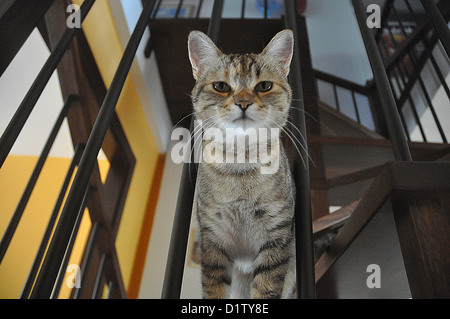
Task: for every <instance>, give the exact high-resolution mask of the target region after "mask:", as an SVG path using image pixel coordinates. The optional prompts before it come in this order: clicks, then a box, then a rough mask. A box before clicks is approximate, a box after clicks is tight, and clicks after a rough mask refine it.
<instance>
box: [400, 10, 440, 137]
mask: <svg viewBox="0 0 450 319" xmlns="http://www.w3.org/2000/svg"><path fill="white" fill-rule="evenodd" d="M392 9H393V12H394V14H395V16H396V19H397V20H398V23H399V25H400V30H402V33H403V35H404V36H405V38H406V37H407V36H408V35H407V33H406V30H405V27H404V26H403V22H402V21H401V19H400V16H399V15H398V13H397V10H395V8H394V7H392ZM395 45H396V46H397V44H395ZM430 53H431V52H430ZM406 54H407V55H408V56H409V59H410V61H411V63H412V65H413V67H414V71H413V73H415V74H416V75H417V79H418V80H419V85H420V88H421V89H422V92H423V94H424V96H425V100H426V102H427V104H428V107H429V108H430V111H431V113H432V115H433V118H434V121H435V123H436V127H437V129H438V131H439V133H440V135H441V138H442V142H443V143H447V138H446V137H445V133H444V130H443V129H442V125H441V123H440V121H439V118H438V116H437V114H436V111H435V110H434V106H433V102H432V101H431V98H430V95H429V94H428V91H427V88H426V86H425V83H424V82H423V79H422V76H421V75H420V70H419V66H418V65H417V63H418V60H419V59H418V57H417V55H416V53H415V52H414V48H411V49H409V50H407V52H406ZM401 64H402V65H403V66H404V64H403V62H402V63H401ZM444 82H445V81H444ZM410 101H411V99H410ZM411 107H415V104H414V103H413V104H412V105H411ZM413 112H415V110H413ZM415 113H417V112H415ZM416 122H417V123H418V124H419V123H420V121H419V118H418V117H417V118H416ZM419 125H420V124H419ZM405 128H406V126H405ZM406 132H408V129H407V128H406ZM423 137H424V139H425V135H423Z"/></svg>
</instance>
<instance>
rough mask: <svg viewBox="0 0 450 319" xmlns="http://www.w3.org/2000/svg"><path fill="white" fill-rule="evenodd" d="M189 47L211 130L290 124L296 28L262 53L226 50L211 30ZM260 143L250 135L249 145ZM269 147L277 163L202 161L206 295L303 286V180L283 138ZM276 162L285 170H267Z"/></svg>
mask: <svg viewBox="0 0 450 319" xmlns="http://www.w3.org/2000/svg"><path fill="white" fill-rule="evenodd" d="M188 51H189V59H190V62H191V65H192V71H193V75H194V78H195V80H196V84H195V87H194V89H193V91H192V101H193V105H194V113H195V117H196V119H197V120H200V121H202V126H203V130H208V129H210V128H215V129H219V130H221V131H223V132H224V136H225V131H226V129H227V128H234V129H235V131H234V132H237V133H235V134H236V135H237V137H239V135H241V136H242V135H243V136H245V135H246V132H247V130H248V129H250V128H254V129H256V130H258V129H260V128H266V129H269V130H270V129H278V130H279V129H282V128H283V127H284V125H285V124H286V121H287V118H288V111H289V107H290V103H291V89H290V87H289V84H288V82H287V75H288V73H289V67H290V62H291V58H292V52H293V34H292V31H290V30H284V31H281V32H279V33H278V34H277V35H275V37H274V38H273V39H272V40H271V41H270V43H269V44H268V45H267V47H266V48H265V49H264V50H263V51H262V52H261V53H260V54H244V55H237V54H229V55H226V54H223V53H222V52H221V51H220V50H219V49H218V48H217V47H216V46H215V45H214V43H213V41H212V40H211V39H210V38H209V37H208V36H206V35H205V34H204V33H202V32H199V31H192V32H191V33H190V35H189V40H188ZM274 142H275V143H274ZM210 143H223V144H224V145H223V146H224V149H223V152H227V149H228V152H229V149H230V148H229V147H230V146H233V145H230V144H234V143H236V142H235V139H232V140H231V141H230V139H229V138H228V137H227V139H226V141H225V142H220V141H219V142H218V141H215V140H205V139H204V140H203V143H202V144H203V148H206V147H207V146H208V144H210ZM257 143H258V142H257ZM252 147H255V145H252V143H251V142H250V143H249V145H246V148H245V150H244V151H248V150H249V149H251V148H252ZM257 149H258V152H260V151H261V148H257ZM263 149H265V150H267V149H268V150H269V151H270V161H269V162H266V163H262V162H256V163H255V162H245V163H236V162H233V163H229V162H215V161H208V162H205V161H203V162H202V163H201V164H200V165H199V169H198V178H197V188H196V195H195V200H194V210H196V213H197V219H198V224H199V228H200V235H201V236H200V250H201V268H202V286H203V297H204V298H290V297H292V296H293V294H294V293H295V291H296V285H295V282H296V280H295V258H294V256H295V255H294V251H295V247H294V245H295V240H294V193H295V188H294V187H295V186H294V184H293V180H292V177H291V172H290V168H289V164H288V160H287V157H286V154H285V152H284V150H283V146H282V145H281V143H279V137H277V138H276V139H275V141H274V140H270V139H269V141H268V143H267V145H264V147H263ZM237 150H238V148H233V147H231V152H237ZM241 151H242V150H241ZM246 158H247V157H246ZM272 161H279V163H278V166H277V170H276V171H274V172H272V173H270V174H263V173H262V171H261V168H263V167H264V166H267V165H271V164H272V163H271V162H272Z"/></svg>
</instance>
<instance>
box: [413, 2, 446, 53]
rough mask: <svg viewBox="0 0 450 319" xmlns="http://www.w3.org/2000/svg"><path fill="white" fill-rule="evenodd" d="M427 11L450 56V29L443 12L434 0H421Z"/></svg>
mask: <svg viewBox="0 0 450 319" xmlns="http://www.w3.org/2000/svg"><path fill="white" fill-rule="evenodd" d="M420 1H421V2H422V5H423V7H424V9H425V11H426V12H427V14H428V18H429V19H430V20H431V22H432V23H433V25H434V27H435V28H436V31H437V33H438V35H439V39H440V40H441V42H442V46H443V47H444V49H445V52H447V56H448V57H449V58H450V30H449V29H448V25H447V23H446V22H445V20H444V18H443V17H442V14H441V13H440V12H439V9H438V7H437V5H436V3H434V2H433V1H432V0H420Z"/></svg>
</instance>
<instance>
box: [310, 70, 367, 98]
mask: <svg viewBox="0 0 450 319" xmlns="http://www.w3.org/2000/svg"><path fill="white" fill-rule="evenodd" d="M314 75H315V77H316V78H317V79H319V80H322V81H325V82H329V83H333V84H336V85H337V86H340V87H343V88H344V89H347V90H350V91H354V92H356V93H360V94H362V95H366V96H368V95H369V89H368V88H367V87H366V86H362V85H360V84H358V83H355V82H352V81H349V80H346V79H343V78H340V77H337V76H335V75H332V74H329V73H326V72H323V71H319V70H314Z"/></svg>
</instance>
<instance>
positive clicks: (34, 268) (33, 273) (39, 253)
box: [20, 144, 84, 299]
mask: <svg viewBox="0 0 450 319" xmlns="http://www.w3.org/2000/svg"><path fill="white" fill-rule="evenodd" d="M83 150H84V145H83V144H78V145H77V146H76V148H75V154H74V156H73V158H72V161H71V163H70V166H69V169H68V170H67V173H66V177H65V178H64V182H63V185H62V187H61V190H60V192H59V195H58V199H57V200H56V203H55V206H54V207H53V211H52V214H51V215H50V219H49V221H48V223H47V228H46V229H45V233H44V236H43V237H42V240H41V243H40V245H39V248H38V251H37V253H36V257H35V258H34V261H33V265H32V266H31V270H30V272H29V274H28V277H27V280H26V282H25V285H24V286H23V289H22V292H21V294H20V299H26V298H28V296H29V294H30V292H31V288H32V287H33V284H34V280H35V279H36V275H37V273H38V271H39V267H40V266H41V262H42V258H43V257H44V254H45V250H46V249H47V244H48V241H49V240H50V236H51V234H52V232H53V227H54V225H55V222H56V219H57V218H58V214H59V209H60V208H61V205H62V202H63V200H64V197H65V195H66V192H67V188H69V184H70V181H71V179H72V175H73V172H74V170H75V167H76V166H77V165H78V162H79V161H80V158H81V155H82V154H83Z"/></svg>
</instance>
